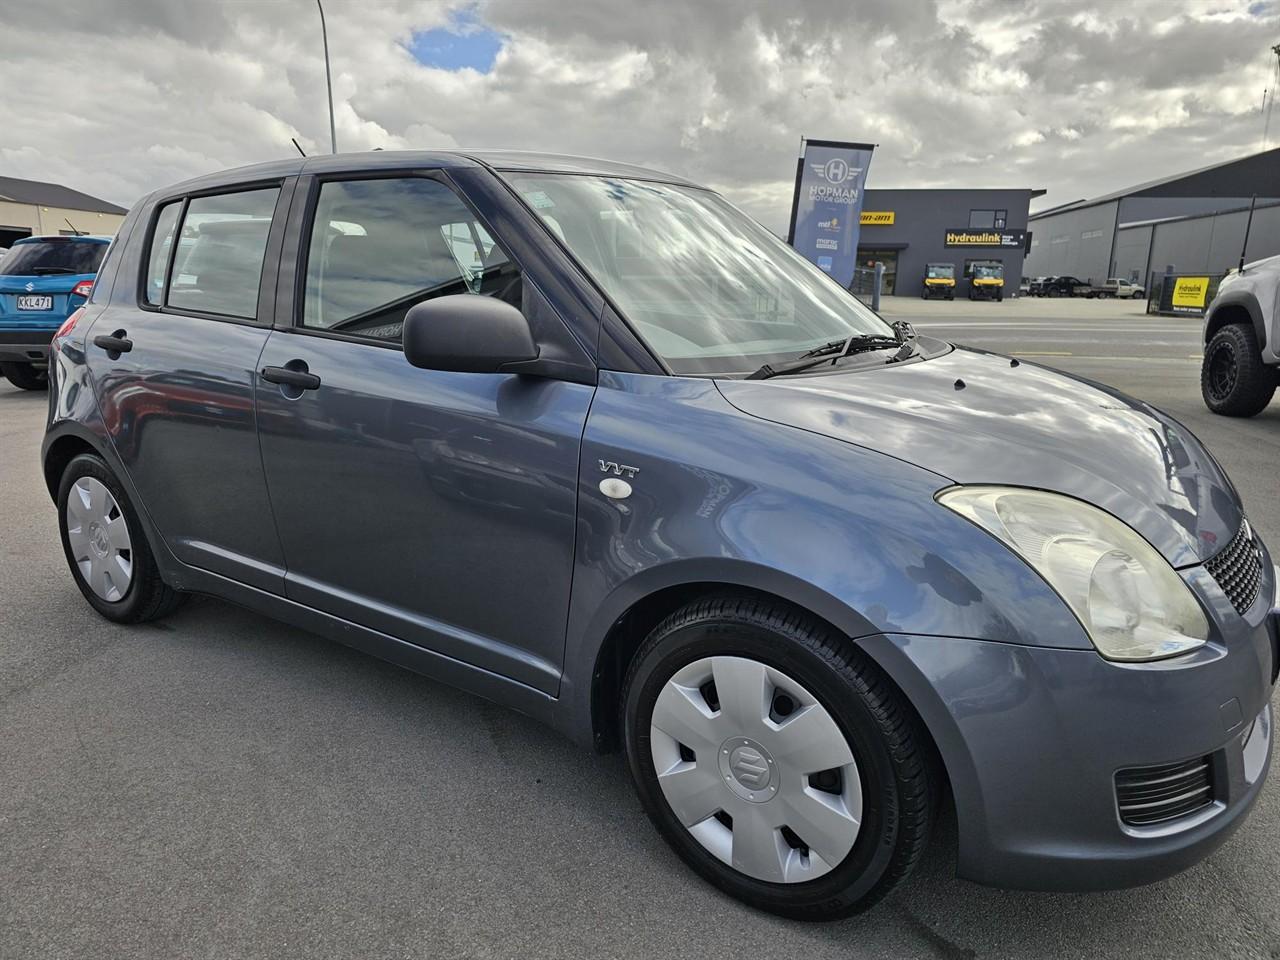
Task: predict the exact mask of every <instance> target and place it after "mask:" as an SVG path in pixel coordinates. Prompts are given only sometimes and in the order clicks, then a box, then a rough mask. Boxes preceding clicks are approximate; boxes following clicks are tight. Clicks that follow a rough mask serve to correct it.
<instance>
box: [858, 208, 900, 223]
mask: <svg viewBox="0 0 1280 960" xmlns="http://www.w3.org/2000/svg"><path fill="white" fill-rule="evenodd" d="M893 214H894V211H892V210H863V211H862V216H860V217H859V218H858V222H859V223H861V224H862V225H863V226H864V227H892V226H893Z"/></svg>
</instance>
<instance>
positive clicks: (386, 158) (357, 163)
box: [162, 150, 694, 194]
mask: <svg viewBox="0 0 1280 960" xmlns="http://www.w3.org/2000/svg"><path fill="white" fill-rule="evenodd" d="M482 166H487V167H492V168H493V169H495V170H502V171H511V172H530V173H577V174H589V175H593V176H605V177H626V178H628V179H632V180H660V181H663V182H665V183H679V184H684V185H686V186H693V185H694V184H693V183H692V182H691V181H688V180H685V179H684V178H683V177H677V176H674V175H672V174H669V173H663V172H662V171H660V170H654V169H651V168H649V167H642V166H639V165H637V164H632V163H622V162H619V161H615V160H599V159H594V158H591V157H573V156H568V155H565V154H558V153H533V152H525V151H520V150H370V151H366V152H363V153H337V154H327V153H326V154H317V155H316V156H313V157H295V158H290V159H288V160H272V161H268V162H266V163H255V164H250V165H249V166H244V167H233V168H231V169H229V170H220V171H218V172H217V173H210V174H205V175H204V176H201V177H195V178H194V179H191V180H184V181H183V182H181V183H177V184H174V185H173V186H171V187H166V188H165V189H164V190H163V191H162V192H163V193H165V194H170V193H186V192H193V191H199V190H208V189H215V188H217V187H223V186H228V185H231V184H237V183H251V182H253V181H255V180H274V179H277V178H279V177H288V176H294V175H297V174H302V173H333V172H338V171H343V172H346V171H351V172H364V171H376V170H403V169H412V168H415V167H435V168H444V169H457V168H461V167H472V168H474V167H482Z"/></svg>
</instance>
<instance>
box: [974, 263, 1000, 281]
mask: <svg viewBox="0 0 1280 960" xmlns="http://www.w3.org/2000/svg"><path fill="white" fill-rule="evenodd" d="M1003 273H1004V270H1003V268H1002V267H1001V266H1000V264H998V263H975V264H974V265H973V275H974V276H975V277H978V278H980V279H985V278H987V277H993V278H995V279H996V280H999V279H1000V277H1001V276H1002V275H1003Z"/></svg>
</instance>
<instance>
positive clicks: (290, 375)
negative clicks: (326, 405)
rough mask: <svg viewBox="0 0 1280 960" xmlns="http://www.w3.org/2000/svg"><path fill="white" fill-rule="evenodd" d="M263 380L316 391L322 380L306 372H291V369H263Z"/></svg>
mask: <svg viewBox="0 0 1280 960" xmlns="http://www.w3.org/2000/svg"><path fill="white" fill-rule="evenodd" d="M262 379H263V380H266V381H267V382H268V383H279V384H281V385H283V386H286V387H296V388H297V389H299V390H314V389H316V388H317V387H319V386H320V378H319V377H317V376H316V375H315V374H314V373H307V372H306V371H305V370H291V369H290V368H289V367H263V368H262Z"/></svg>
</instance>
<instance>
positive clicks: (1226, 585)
mask: <svg viewBox="0 0 1280 960" xmlns="http://www.w3.org/2000/svg"><path fill="white" fill-rule="evenodd" d="M1204 566H1205V569H1206V570H1208V571H1209V573H1210V574H1212V575H1213V579H1215V580H1217V581H1218V586H1219V587H1221V588H1222V592H1223V593H1225V594H1226V595H1227V599H1228V600H1230V601H1231V605H1232V606H1233V607H1235V608H1236V612H1237V613H1240V614H1243V613H1244V612H1245V611H1246V610H1248V609H1249V608H1250V607H1251V606H1253V601H1255V600H1257V599H1258V587H1259V584H1260V583H1261V581H1262V550H1261V548H1260V547H1259V546H1258V541H1257V539H1256V538H1255V537H1254V535H1253V528H1252V527H1250V526H1249V521H1248V520H1243V521H1241V523H1240V529H1239V530H1237V531H1236V535H1235V536H1234V537H1232V538H1231V542H1230V543H1228V544H1227V545H1226V546H1225V547H1223V548H1222V549H1221V550H1219V551H1218V552H1217V554H1215V555H1214V556H1213V557H1210V558H1209V559H1208V560H1206V561H1205V562H1204Z"/></svg>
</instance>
